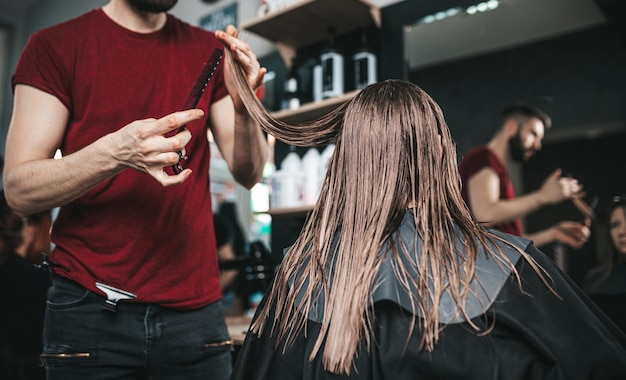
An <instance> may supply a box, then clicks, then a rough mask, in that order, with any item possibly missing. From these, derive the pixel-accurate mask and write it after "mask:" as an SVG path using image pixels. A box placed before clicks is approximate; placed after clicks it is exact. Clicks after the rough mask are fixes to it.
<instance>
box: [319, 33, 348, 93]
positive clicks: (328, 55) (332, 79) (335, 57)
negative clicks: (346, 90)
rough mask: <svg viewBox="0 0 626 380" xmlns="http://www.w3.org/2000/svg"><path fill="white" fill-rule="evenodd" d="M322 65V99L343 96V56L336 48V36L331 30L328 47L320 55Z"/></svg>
mask: <svg viewBox="0 0 626 380" xmlns="http://www.w3.org/2000/svg"><path fill="white" fill-rule="evenodd" d="M320 61H321V63H322V97H323V98H324V99H327V98H332V97H336V96H341V95H343V82H344V80H343V55H341V54H339V53H338V52H337V50H336V47H335V34H334V31H333V30H332V29H331V30H330V36H329V38H328V45H327V46H326V48H325V49H324V51H323V52H322V55H320Z"/></svg>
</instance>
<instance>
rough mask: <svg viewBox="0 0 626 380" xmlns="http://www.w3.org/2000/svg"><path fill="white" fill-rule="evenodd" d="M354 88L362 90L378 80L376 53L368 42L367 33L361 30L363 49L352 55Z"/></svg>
mask: <svg viewBox="0 0 626 380" xmlns="http://www.w3.org/2000/svg"><path fill="white" fill-rule="evenodd" d="M352 62H353V63H354V88H355V89H357V90H362V89H364V88H365V87H367V86H368V85H370V84H372V83H375V82H376V55H375V54H374V53H373V52H372V50H371V48H370V46H369V45H368V43H367V33H366V32H365V30H364V31H362V32H361V49H360V50H359V51H358V52H357V53H356V54H354V55H353V56H352Z"/></svg>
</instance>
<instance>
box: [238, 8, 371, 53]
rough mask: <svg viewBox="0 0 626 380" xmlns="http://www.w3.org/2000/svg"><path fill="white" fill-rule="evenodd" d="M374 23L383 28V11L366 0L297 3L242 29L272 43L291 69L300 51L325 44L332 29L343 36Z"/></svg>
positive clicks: (256, 19)
mask: <svg viewBox="0 0 626 380" xmlns="http://www.w3.org/2000/svg"><path fill="white" fill-rule="evenodd" d="M372 23H374V24H376V26H377V27H379V28H380V9H379V8H378V7H376V6H374V5H373V4H371V3H369V2H368V1H367V0H297V1H294V2H292V3H291V4H289V5H288V6H286V7H284V8H281V9H279V10H275V11H272V12H270V13H268V14H266V15H263V16H259V17H256V18H254V19H251V20H249V21H247V22H244V23H242V24H241V25H240V28H241V29H244V30H247V31H249V32H252V33H254V34H256V35H258V36H261V37H263V38H266V39H268V40H269V41H271V42H273V43H274V44H275V45H276V48H277V49H278V51H279V52H280V54H281V56H282V58H283V60H284V61H285V63H286V64H287V65H289V64H290V62H291V58H292V57H294V56H295V51H296V50H297V49H300V48H304V47H307V46H310V45H313V44H315V43H317V42H321V41H325V40H326V39H328V37H329V35H330V34H329V32H330V30H331V29H332V30H333V31H334V32H335V33H336V34H337V35H340V34H344V33H347V32H350V31H353V30H356V29H358V28H362V27H366V26H368V25H371V24H372Z"/></svg>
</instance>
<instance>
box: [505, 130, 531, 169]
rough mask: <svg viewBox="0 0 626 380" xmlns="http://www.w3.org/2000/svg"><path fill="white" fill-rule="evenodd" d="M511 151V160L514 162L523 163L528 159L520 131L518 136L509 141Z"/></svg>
mask: <svg viewBox="0 0 626 380" xmlns="http://www.w3.org/2000/svg"><path fill="white" fill-rule="evenodd" d="M509 151H510V152H511V158H512V159H513V162H517V163H523V162H526V161H527V160H528V159H527V158H526V154H525V153H526V149H524V145H523V144H522V136H521V133H520V132H519V131H518V132H517V134H516V135H515V136H513V137H511V138H510V139H509Z"/></svg>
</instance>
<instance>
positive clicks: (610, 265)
mask: <svg viewBox="0 0 626 380" xmlns="http://www.w3.org/2000/svg"><path fill="white" fill-rule="evenodd" d="M607 222H608V223H607V230H606V231H607V234H606V242H607V247H606V253H605V255H604V257H603V261H602V262H601V263H600V264H599V265H598V266H597V267H595V268H593V269H592V270H591V271H589V274H588V275H587V277H586V278H585V283H584V285H583V289H585V291H586V292H587V294H589V296H590V298H591V299H592V300H593V301H594V302H595V303H596V304H597V305H598V306H599V307H600V309H602V311H604V312H605V313H606V314H607V315H608V316H609V317H610V318H611V319H612V320H613V321H614V322H615V323H616V324H617V326H618V327H619V328H621V329H622V331H624V332H626V195H618V196H615V197H613V199H612V202H611V205H610V206H609V209H608V220H607Z"/></svg>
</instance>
